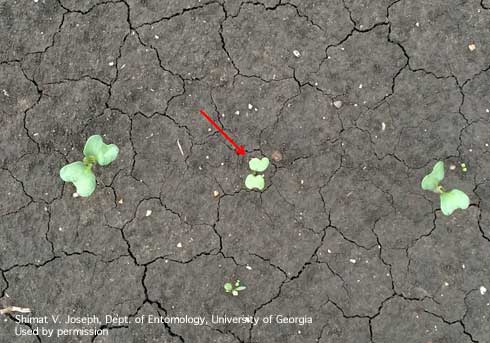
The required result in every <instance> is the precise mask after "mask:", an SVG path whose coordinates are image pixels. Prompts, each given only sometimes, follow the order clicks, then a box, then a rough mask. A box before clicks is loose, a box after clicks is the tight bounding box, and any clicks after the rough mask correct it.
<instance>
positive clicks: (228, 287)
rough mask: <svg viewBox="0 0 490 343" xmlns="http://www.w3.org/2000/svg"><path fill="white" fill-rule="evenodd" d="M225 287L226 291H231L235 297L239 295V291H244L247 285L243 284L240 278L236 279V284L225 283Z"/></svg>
mask: <svg viewBox="0 0 490 343" xmlns="http://www.w3.org/2000/svg"><path fill="white" fill-rule="evenodd" d="M224 288H225V292H226V293H231V294H232V295H233V296H234V297H236V296H238V293H239V292H240V291H243V290H244V289H246V288H247V287H245V286H242V285H241V284H240V280H236V281H235V284H233V283H231V282H227V283H225V285H224Z"/></svg>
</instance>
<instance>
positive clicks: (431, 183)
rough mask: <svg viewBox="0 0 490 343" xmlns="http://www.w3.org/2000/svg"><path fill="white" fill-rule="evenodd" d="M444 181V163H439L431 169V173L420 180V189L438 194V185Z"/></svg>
mask: <svg viewBox="0 0 490 343" xmlns="http://www.w3.org/2000/svg"><path fill="white" fill-rule="evenodd" d="M443 179H444V162H442V161H439V162H437V163H436V164H435V166H434V168H432V172H431V173H430V174H428V175H426V176H425V177H424V178H423V180H422V189H423V190H425V191H432V192H434V193H440V190H439V183H440V182H441V181H442V180H443Z"/></svg>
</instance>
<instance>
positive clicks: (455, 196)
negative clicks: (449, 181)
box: [441, 189, 470, 216]
mask: <svg viewBox="0 0 490 343" xmlns="http://www.w3.org/2000/svg"><path fill="white" fill-rule="evenodd" d="M469 205H470V198H468V196H467V195H466V194H465V193H464V192H462V191H460V190H459V189H453V190H451V191H449V192H444V193H442V194H441V210H442V213H444V214H445V215H446V216H449V215H451V214H452V213H453V212H454V211H455V210H457V209H458V208H460V209H462V210H465V209H467V208H468V206H469Z"/></svg>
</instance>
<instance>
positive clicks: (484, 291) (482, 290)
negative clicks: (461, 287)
mask: <svg viewBox="0 0 490 343" xmlns="http://www.w3.org/2000/svg"><path fill="white" fill-rule="evenodd" d="M480 293H481V295H484V294H485V293H487V289H486V288H485V287H484V286H481V287H480Z"/></svg>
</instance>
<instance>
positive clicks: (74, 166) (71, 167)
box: [60, 162, 96, 197]
mask: <svg viewBox="0 0 490 343" xmlns="http://www.w3.org/2000/svg"><path fill="white" fill-rule="evenodd" d="M60 177H61V179H62V180H63V181H65V182H71V183H73V184H74V185H75V187H76V189H77V193H78V194H79V195H80V196H82V197H88V196H90V195H91V194H92V193H93V192H94V190H95V186H96V182H95V175H94V173H93V172H92V170H91V169H90V168H89V167H87V166H86V165H85V164H83V163H82V162H73V163H70V164H67V165H66V166H64V167H63V168H61V170H60Z"/></svg>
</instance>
